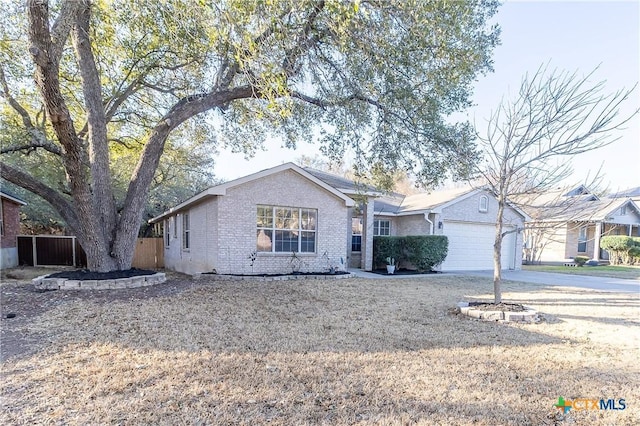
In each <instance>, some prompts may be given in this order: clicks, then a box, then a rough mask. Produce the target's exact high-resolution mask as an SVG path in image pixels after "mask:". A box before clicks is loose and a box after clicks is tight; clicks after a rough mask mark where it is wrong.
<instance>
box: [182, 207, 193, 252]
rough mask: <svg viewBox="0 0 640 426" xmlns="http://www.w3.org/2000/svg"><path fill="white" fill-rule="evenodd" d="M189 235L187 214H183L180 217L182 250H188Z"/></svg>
mask: <svg viewBox="0 0 640 426" xmlns="http://www.w3.org/2000/svg"><path fill="white" fill-rule="evenodd" d="M190 234H191V230H190V228H189V213H185V214H183V215H182V248H183V249H184V250H189V247H190V244H191V241H189V236H190Z"/></svg>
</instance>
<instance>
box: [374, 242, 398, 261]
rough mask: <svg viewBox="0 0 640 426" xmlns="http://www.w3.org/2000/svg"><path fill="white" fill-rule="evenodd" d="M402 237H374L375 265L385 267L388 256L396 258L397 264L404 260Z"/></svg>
mask: <svg viewBox="0 0 640 426" xmlns="http://www.w3.org/2000/svg"><path fill="white" fill-rule="evenodd" d="M401 238H402V237H373V267H374V268H378V267H384V265H386V264H387V257H393V258H394V259H396V265H399V264H400V262H401V261H402V256H401V253H402V248H401V241H400V239H401Z"/></svg>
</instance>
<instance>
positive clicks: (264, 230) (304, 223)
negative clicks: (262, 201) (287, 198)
mask: <svg viewBox="0 0 640 426" xmlns="http://www.w3.org/2000/svg"><path fill="white" fill-rule="evenodd" d="M317 218H318V211H317V210H316V209H303V208H299V207H275V206H258V210H257V220H256V228H257V233H256V235H257V243H256V247H257V250H258V251H261V252H274V253H286V252H300V253H315V251H316V221H317Z"/></svg>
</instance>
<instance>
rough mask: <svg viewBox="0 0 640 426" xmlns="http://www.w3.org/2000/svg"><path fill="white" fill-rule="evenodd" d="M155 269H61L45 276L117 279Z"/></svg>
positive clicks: (148, 273) (78, 278)
mask: <svg viewBox="0 0 640 426" xmlns="http://www.w3.org/2000/svg"><path fill="white" fill-rule="evenodd" d="M155 273H156V272H155V271H150V270H148V269H137V268H131V269H127V270H125V271H110V272H91V271H89V270H87V269H76V270H75V271H62V272H56V273H55V274H51V275H47V278H68V279H70V280H96V281H99V280H117V279H119V278H131V277H139V276H143V275H153V274H155Z"/></svg>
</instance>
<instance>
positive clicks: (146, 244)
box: [132, 238, 164, 269]
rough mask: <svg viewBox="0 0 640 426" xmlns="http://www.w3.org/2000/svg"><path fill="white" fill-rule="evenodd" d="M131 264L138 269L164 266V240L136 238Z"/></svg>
mask: <svg viewBox="0 0 640 426" xmlns="http://www.w3.org/2000/svg"><path fill="white" fill-rule="evenodd" d="M132 266H133V267H134V268H140V269H160V268H164V242H163V239H162V238H138V241H136V250H135V252H134V253H133V262H132Z"/></svg>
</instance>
